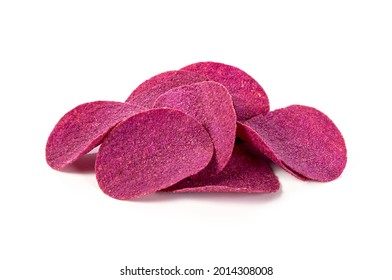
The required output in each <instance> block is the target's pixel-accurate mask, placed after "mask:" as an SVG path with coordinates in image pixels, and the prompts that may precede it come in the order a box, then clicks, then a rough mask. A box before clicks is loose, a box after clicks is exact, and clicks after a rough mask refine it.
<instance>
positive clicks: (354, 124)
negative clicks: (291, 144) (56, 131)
mask: <svg viewBox="0 0 392 280" xmlns="http://www.w3.org/2000/svg"><path fill="white" fill-rule="evenodd" d="M136 2H139V4H136ZM388 2H390V1H200V0H199V1H107V2H104V1H91V2H87V1H1V2H0V3H1V4H0V40H1V41H0V50H1V51H0V93H1V97H0V98H1V105H0V106H1V110H0V114H1V116H0V117H1V118H0V121H1V138H0V141H1V145H0V149H1V154H0V164H1V168H0V170H1V171H0V172H1V183H0V184H1V193H0V215H1V216H0V223H1V224H0V226H1V230H0V257H1V260H0V278H1V279H7V280H8V279H163V278H162V277H151V278H149V277H140V278H136V277H133V278H132V277H129V276H128V277H125V276H120V269H121V268H123V267H124V266H125V265H127V266H129V267H138V266H144V267H147V268H153V267H161V266H164V267H173V266H175V265H178V266H180V267H182V268H204V269H210V270H212V269H213V267H214V266H272V267H273V268H274V275H273V276H269V277H264V278H263V277H255V276H254V277H250V276H248V277H245V276H242V277H239V278H240V279H303V280H305V279H319V280H320V279H392V271H391V269H390V265H391V259H392V256H391V250H392V242H391V236H392V230H391V213H392V202H391V200H392V198H391V197H392V184H391V172H392V170H391V133H390V132H391V128H390V120H391V119H392V118H391V110H392V109H391V101H390V100H391V99H390V96H391V94H392V83H391V78H392V75H391V74H392V55H391V50H392V39H391V37H392V36H391V27H392V20H391V19H392V17H391V14H392V9H391V8H390V7H389V6H388ZM141 3H143V4H141ZM206 60H212V61H217V62H223V63H226V64H231V65H235V66H237V67H239V68H241V69H243V70H245V71H246V72H248V73H249V74H250V75H252V76H253V77H254V78H255V79H256V80H258V81H259V82H260V84H261V85H262V86H263V87H264V89H265V90H266V92H267V94H268V95H269V98H270V103H271V109H276V108H280V107H284V106H287V105H290V104H303V105H308V106H313V107H316V108H318V109H319V110H321V111H323V112H324V113H326V114H327V115H329V117H330V118H331V119H332V120H333V121H334V122H335V123H336V125H337V126H338V127H339V128H340V130H341V131H342V133H343V135H344V137H345V139H346V144H347V149H348V164H347V167H346V169H345V171H344V173H343V174H342V176H341V177H340V178H339V179H337V180H335V181H333V182H330V183H316V182H302V181H299V180H297V179H295V178H294V177H292V176H290V175H288V174H286V173H285V172H284V171H282V170H280V169H279V168H277V167H275V170H276V174H277V175H278V177H279V179H280V182H281V190H280V191H279V192H278V193H276V194H272V195H249V194H247V195H245V194H242V195H241V194H177V195H173V194H163V193H159V194H154V195H150V196H148V197H144V198H142V199H138V200H134V201H118V200H115V199H112V198H110V197H108V196H106V195H105V194H103V193H102V192H101V190H100V189H99V187H98V185H97V183H96V181H95V176H94V173H93V172H92V170H91V169H88V168H87V169H84V170H83V172H77V169H78V168H81V166H80V165H76V166H74V167H73V169H71V170H68V172H58V171H54V170H52V169H51V168H49V167H48V166H47V165H46V162H45V153H44V150H45V144H46V139H47V137H48V135H49V133H50V131H51V130H52V128H53V126H54V125H55V124H56V122H57V121H58V120H59V119H60V117H61V116H62V115H63V114H64V113H66V112H67V111H68V110H70V109H72V108H73V107H75V106H76V105H78V104H80V103H84V102H88V101H93V100H115V101H123V100H125V99H126V98H127V97H128V95H129V93H130V92H131V91H132V90H133V89H134V88H135V87H136V86H137V85H138V84H140V83H141V82H143V81H144V80H145V79H147V78H149V77H151V76H153V75H156V74H158V73H160V72H162V71H166V70H172V69H178V68H181V67H183V66H185V65H187V64H190V63H194V62H198V61H206ZM72 170H73V171H72ZM169 278H170V277H166V278H164V279H169ZM192 278H193V279H210V278H213V279H218V278H219V279H235V277H233V278H228V277H217V276H215V277H214V276H211V274H210V275H209V276H204V277H189V279H192ZM170 279H171V278H170ZM178 279H182V278H181V277H178Z"/></svg>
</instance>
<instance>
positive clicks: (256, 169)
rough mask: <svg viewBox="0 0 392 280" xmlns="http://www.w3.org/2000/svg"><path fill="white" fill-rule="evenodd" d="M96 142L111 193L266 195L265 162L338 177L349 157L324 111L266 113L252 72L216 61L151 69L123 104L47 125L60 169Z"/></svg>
mask: <svg viewBox="0 0 392 280" xmlns="http://www.w3.org/2000/svg"><path fill="white" fill-rule="evenodd" d="M99 145H100V147H99V150H98V153H97V156H96V162H95V171H96V178H97V181H98V185H99V187H100V188H101V189H102V191H103V192H104V193H105V194H107V195H109V196H111V197H113V198H116V199H132V198H137V197H141V196H143V195H147V194H151V193H154V192H156V191H165V192H237V193H238V192H246V193H271V192H275V191H277V190H278V189H279V181H278V178H277V177H276V176H275V175H274V173H273V172H272V169H271V167H270V162H271V161H272V162H274V163H276V164H277V165H279V166H280V167H282V168H283V169H284V170H286V171H287V172H289V173H290V174H292V175H293V176H295V177H297V178H299V179H301V180H314V181H321V182H327V181H332V180H334V179H336V178H338V177H339V176H340V174H341V173H342V172H343V170H344V168H345V166H346V162H347V151H346V146H345V142H344V139H343V136H342V134H341V133H340V131H339V130H338V128H337V127H336V126H335V124H334V123H333V122H332V121H331V120H330V119H329V118H328V117H327V116H326V115H325V114H323V113H322V112H320V111H318V110H317V109H315V108H312V107H308V106H303V105H291V106H288V107H286V108H282V109H277V110H274V111H270V108H269V101H268V97H267V95H266V93H265V91H264V90H263V88H262V87H261V86H260V85H259V83H258V82H257V81H256V80H255V79H253V78H252V77H251V76H249V75H248V74H247V73H245V72H244V71H242V70H241V69H238V68H237V67H234V66H230V65H226V64H222V63H216V62H198V63H194V64H191V65H188V66H186V67H184V68H182V69H180V70H175V71H168V72H164V73H161V74H158V75H156V76H154V77H152V78H150V79H148V80H146V81H145V82H143V83H142V84H141V85H139V86H138V87H137V88H136V89H135V90H134V91H133V92H132V93H131V95H130V96H129V97H128V98H127V100H126V102H115V101H94V102H89V103H85V104H81V105H79V106H77V107H76V108H74V109H72V110H71V111H69V112H68V113H66V114H65V115H64V116H63V117H62V118H61V119H60V120H59V122H58V123H57V124H56V126H55V127H54V129H53V131H52V132H51V134H50V136H49V138H48V141H47V144H46V161H47V163H48V164H49V166H50V167H52V168H53V169H56V170H61V169H63V168H64V167H66V166H68V165H70V164H72V163H73V162H75V161H77V160H78V159H79V158H80V157H82V156H83V155H85V154H87V153H88V152H90V151H91V150H92V149H94V148H95V147H97V146H99Z"/></svg>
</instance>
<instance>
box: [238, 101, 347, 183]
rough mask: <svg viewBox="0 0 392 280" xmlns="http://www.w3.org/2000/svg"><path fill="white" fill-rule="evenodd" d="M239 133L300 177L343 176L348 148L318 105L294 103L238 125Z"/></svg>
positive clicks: (328, 179)
mask: <svg viewBox="0 0 392 280" xmlns="http://www.w3.org/2000/svg"><path fill="white" fill-rule="evenodd" d="M237 135H238V136H239V137H240V138H242V139H244V140H245V141H246V142H248V143H249V144H251V145H253V146H254V147H256V148H257V149H258V150H260V151H261V152H262V153H263V154H265V155H266V156H267V157H269V158H270V159H271V160H272V161H274V162H275V163H276V164H278V165H279V166H281V167H282V168H284V169H285V170H287V171H288V172H290V173H291V174H293V175H294V176H296V177H297V178H300V179H303V180H306V179H311V180H315V181H324V182H327V181H331V180H334V179H336V178H337V177H339V176H340V174H341V173H342V172H343V170H344V168H345V166H346V162H347V150H346V145H345V142H344V139H343V136H342V134H341V133H340V131H339V129H338V128H337V127H336V125H335V124H334V123H333V122H332V121H331V120H330V119H329V118H328V117H327V116H326V115H325V114H323V113H322V112H320V111H318V110H317V109H315V108H312V107H307V106H302V105H291V106H288V107H286V108H282V109H278V110H275V111H272V112H270V113H268V114H267V115H265V116H256V117H254V118H252V119H250V120H248V121H246V122H245V123H243V124H239V125H238V130H237Z"/></svg>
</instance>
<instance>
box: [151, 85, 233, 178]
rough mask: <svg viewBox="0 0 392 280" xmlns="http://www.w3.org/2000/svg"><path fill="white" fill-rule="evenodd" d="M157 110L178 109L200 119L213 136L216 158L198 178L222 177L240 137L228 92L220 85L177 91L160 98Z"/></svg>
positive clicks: (188, 87)
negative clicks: (237, 135) (221, 174)
mask: <svg viewBox="0 0 392 280" xmlns="http://www.w3.org/2000/svg"><path fill="white" fill-rule="evenodd" d="M154 107H155V108H163V107H167V108H175V109H178V110H180V111H182V112H184V113H186V114H188V115H190V116H192V117H194V118H195V119H197V120H198V121H199V122H200V123H201V124H202V125H203V126H204V128H205V129H206V130H207V132H208V133H209V134H210V136H211V139H212V143H213V144H214V155H213V157H212V160H211V161H210V163H209V164H208V166H207V167H206V168H205V169H204V170H203V171H201V172H200V173H198V174H197V175H196V177H198V178H201V177H209V176H212V175H215V174H218V173H219V172H220V171H222V170H223V168H224V167H225V166H226V164H227V163H228V161H229V159H230V156H231V153H232V151H233V147H234V141H235V135H236V126H237V125H236V121H237V118H236V114H235V111H234V107H233V101H232V99H231V96H230V94H229V93H228V91H227V89H226V88H225V87H224V86H223V85H221V84H219V83H217V82H200V83H195V84H192V85H186V86H181V87H176V88H173V89H171V90H169V91H167V92H166V93H164V94H162V95H161V96H159V97H158V99H157V101H156V102H155V104H154Z"/></svg>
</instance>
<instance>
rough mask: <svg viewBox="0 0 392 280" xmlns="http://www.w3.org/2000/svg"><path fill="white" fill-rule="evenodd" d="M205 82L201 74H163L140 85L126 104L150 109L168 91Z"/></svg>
mask: <svg viewBox="0 0 392 280" xmlns="http://www.w3.org/2000/svg"><path fill="white" fill-rule="evenodd" d="M206 80H207V78H206V77H205V76H203V75H202V74H199V73H195V72H190V71H183V70H175V71H167V72H163V73H161V74H158V75H156V76H153V77H151V78H150V79H148V80H146V81H144V82H143V83H141V84H140V85H139V86H138V87H137V88H136V89H135V90H134V91H133V92H132V93H131V95H130V96H129V97H128V98H127V100H126V102H129V103H133V104H137V105H140V106H143V107H146V108H152V107H153V105H154V103H155V100H156V99H157V98H158V97H159V96H160V95H161V94H163V93H165V92H166V91H168V90H169V89H172V88H175V87H179V86H183V85H189V84H193V83H197V82H202V81H206Z"/></svg>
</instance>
